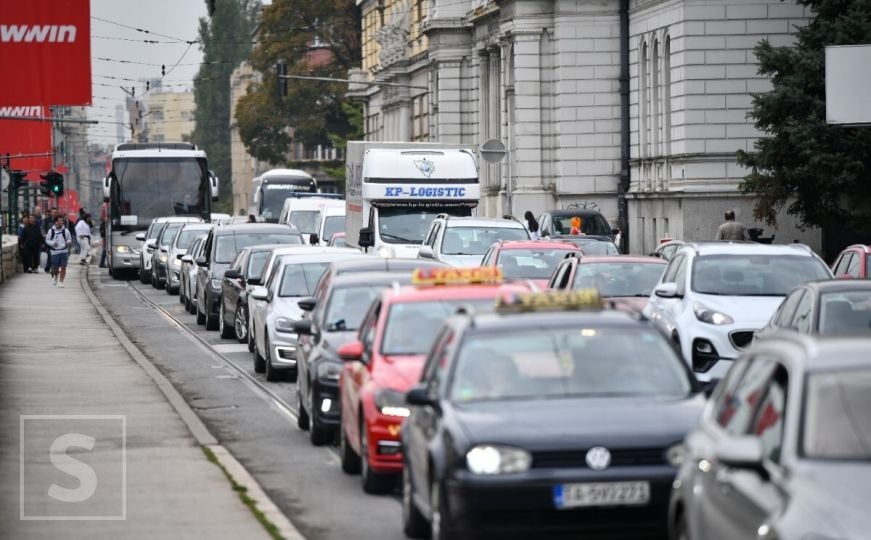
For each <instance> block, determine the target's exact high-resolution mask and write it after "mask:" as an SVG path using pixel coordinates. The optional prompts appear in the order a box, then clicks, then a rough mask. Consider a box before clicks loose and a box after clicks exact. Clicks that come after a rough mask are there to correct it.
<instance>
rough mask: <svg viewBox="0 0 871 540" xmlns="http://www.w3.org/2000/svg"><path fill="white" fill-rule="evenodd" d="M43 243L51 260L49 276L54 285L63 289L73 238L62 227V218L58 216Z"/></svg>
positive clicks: (64, 227) (67, 230)
mask: <svg viewBox="0 0 871 540" xmlns="http://www.w3.org/2000/svg"><path fill="white" fill-rule="evenodd" d="M45 243H46V244H47V245H48V248H49V252H48V254H49V257H50V259H51V262H50V264H51V275H52V277H53V278H54V285H57V286H58V287H60V288H61V289H63V287H64V278H66V275H67V261H69V258H70V245H71V244H72V243H73V238H72V235H71V234H70V231H69V229H67V228H66V226H64V219H63V217H62V216H58V217H57V218H56V219H55V220H54V227H52V228H51V229H49V230H48V234H46V235H45Z"/></svg>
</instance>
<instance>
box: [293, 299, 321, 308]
mask: <svg viewBox="0 0 871 540" xmlns="http://www.w3.org/2000/svg"><path fill="white" fill-rule="evenodd" d="M317 303H318V301H317V299H316V298H314V297H312V296H309V297H308V298H303V299H302V300H300V301H299V302H297V303H296V305H298V306H299V309H301V310H303V311H312V310H314V308H315V306H316V305H317Z"/></svg>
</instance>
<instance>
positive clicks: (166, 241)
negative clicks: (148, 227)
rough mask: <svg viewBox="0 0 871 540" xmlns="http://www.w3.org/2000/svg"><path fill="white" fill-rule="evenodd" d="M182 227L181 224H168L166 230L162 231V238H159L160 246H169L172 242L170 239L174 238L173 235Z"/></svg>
mask: <svg viewBox="0 0 871 540" xmlns="http://www.w3.org/2000/svg"><path fill="white" fill-rule="evenodd" d="M181 228H182V224H181V223H178V224H170V225H168V226H167V227H166V230H164V231H163V238H162V239H161V242H160V245H161V246H169V245H171V244H172V241H173V240H175V235H177V234H178V231H179V230H180V229H181Z"/></svg>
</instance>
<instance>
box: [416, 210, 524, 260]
mask: <svg viewBox="0 0 871 540" xmlns="http://www.w3.org/2000/svg"><path fill="white" fill-rule="evenodd" d="M499 240H529V231H527V230H526V227H524V226H523V224H522V223H520V222H519V221H517V220H516V219H514V218H511V217H506V218H486V217H455V216H450V215H448V214H439V215H438V216H437V217H436V218H435V219H434V220H433V222H432V224H430V226H429V230H428V231H427V233H426V236H424V239H423V243H422V244H421V246H420V251H418V253H417V258H418V259H431V260H434V261H439V262H442V263H445V264H448V265H450V266H460V267H462V266H480V265H481V259H483V258H484V254H485V253H487V250H488V249H490V246H492V245H493V244H494V243H495V242H497V241H499Z"/></svg>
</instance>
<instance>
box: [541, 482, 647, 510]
mask: <svg viewBox="0 0 871 540" xmlns="http://www.w3.org/2000/svg"><path fill="white" fill-rule="evenodd" d="M648 501H650V483H649V482H601V483H584V484H558V485H556V486H554V487H553V502H554V504H555V505H556V507H557V509H563V508H580V507H585V506H615V505H640V504H647V503H648Z"/></svg>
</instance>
